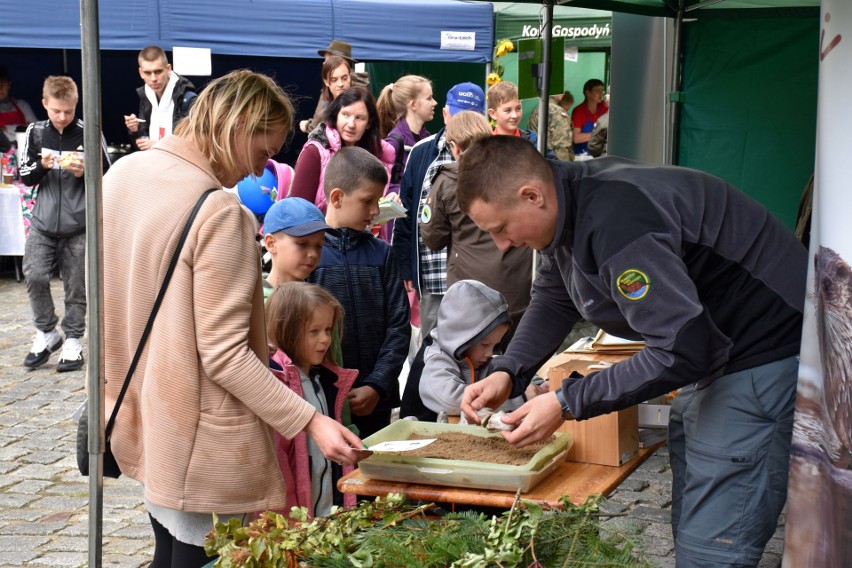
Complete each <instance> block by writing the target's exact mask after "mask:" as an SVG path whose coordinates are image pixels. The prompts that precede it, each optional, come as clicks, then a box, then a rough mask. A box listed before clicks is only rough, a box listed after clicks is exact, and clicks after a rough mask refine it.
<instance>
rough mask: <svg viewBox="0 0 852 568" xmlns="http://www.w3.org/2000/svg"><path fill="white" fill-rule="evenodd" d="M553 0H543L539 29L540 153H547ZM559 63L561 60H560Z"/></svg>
mask: <svg viewBox="0 0 852 568" xmlns="http://www.w3.org/2000/svg"><path fill="white" fill-rule="evenodd" d="M553 1H554V0H545V17H544V28H543V29H542V30H541V38H542V40H543V42H542V45H541V49H542V53H541V68H540V69H539V71H540V73H539V77H540V79H541V81H540V83H539V87H541V93H539V95H540V96H539V100H538V151H539V152H541V154H542V155H545V154H546V153H547V134H548V132H547V123H548V121H549V120H550V104H549V102H550V66H551V65H552V62H551V60H550V59H551V58H550V48H551V47H552V46H553V36H552V32H553ZM560 64H561V62H560Z"/></svg>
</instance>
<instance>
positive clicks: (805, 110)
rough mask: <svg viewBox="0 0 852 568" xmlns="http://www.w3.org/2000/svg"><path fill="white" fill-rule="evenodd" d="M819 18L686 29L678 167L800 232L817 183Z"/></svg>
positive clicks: (699, 24)
mask: <svg viewBox="0 0 852 568" xmlns="http://www.w3.org/2000/svg"><path fill="white" fill-rule="evenodd" d="M818 50H819V21H818V18H785V17H774V18H747V19H741V20H740V19H724V20H721V19H702V20H696V21H693V22H688V23H685V24H684V49H683V52H684V61H683V87H682V92H683V94H684V95H683V98H684V102H683V104H682V110H681V123H680V145H679V159H678V163H679V164H680V165H682V166H687V167H691V168H695V169H699V170H703V171H706V172H709V173H712V174H714V175H717V176H719V177H721V178H724V179H725V180H727V181H728V182H730V183H731V184H733V185H735V186H737V187H739V188H741V189H743V190H744V191H745V192H746V193H748V194H749V195H751V196H752V197H754V198H755V199H757V200H758V201H760V202H761V203H763V204H764V205H766V206H767V207H768V208H769V210H770V211H772V212H773V213H774V214H775V215H776V216H777V217H778V218H779V219H780V220H781V221H782V222H783V223H784V224H785V225H787V226H788V227H790V228H794V227H795V223H796V213H797V208H798V203H799V197H800V195H801V193H802V190H803V189H804V187H805V184H806V183H807V181H808V178H809V177H810V175H811V174H812V173H813V168H814V152H815V143H816V100H817V99H816V95H817V65H818V62H819V60H818Z"/></svg>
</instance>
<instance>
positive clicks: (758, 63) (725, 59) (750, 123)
mask: <svg viewBox="0 0 852 568" xmlns="http://www.w3.org/2000/svg"><path fill="white" fill-rule="evenodd" d="M529 3H531V4H538V5H539V6H540V5H541V2H529ZM569 4H570V6H572V7H584V8H598V9H604V10H611V11H612V12H613V24H612V35H613V47H612V57H613V61H614V64H613V81H612V82H613V85H614V88H613V90H614V101H613V106H612V109H613V110H612V114H613V116H612V119H611V122H610V131H609V135H610V141H611V143H610V148H611V149H613V151H614V153H618V152H615V150H616V149H617V148H618V140H619V137H620V136H622V135H626V136H628V137H630V136H634V135H635V132H634V131H635V130H638V129H640V127H639V126H638V125H640V124H641V123H642V120H643V117H642V115H641V113H638V112H637V113H634V114H633V115H630V114H628V115H627V116H625V115H623V114H618V113H619V110H620V109H619V101H620V100H627V99H628V98H630V97H635V96H637V95H636V94H635V92H634V91H638V90H639V89H640V87H639V86H637V85H636V84H625V83H624V82H621V83H619V77H617V76H616V71H615V69H616V68H617V66H618V61H619V59H622V60H629V61H630V64H631V65H634V66H636V65H638V66H639V67H640V68H639V69H638V70H636V71H635V72H634V73H633V77H638V78H639V79H638V80H640V81H641V80H642V79H641V78H642V76H643V73H642V69H641V67H642V66H644V67H645V68H646V69H649V70H650V69H652V68H654V67H660V66H663V65H665V62H664V61H660V60H653V59H652V56H651V55H650V53H649V54H647V55H646V54H644V53H643V51H642V49H637V47H641V43H640V44H636V43H633V44H631V45H625V46H624V47H623V49H622V48H620V41H619V37H620V31H619V30H620V26H619V24H620V22H622V21H625V20H629V19H630V18H633V20H636V19H643V18H640V17H639V16H657V17H664V18H669V20H667V21H665V22H664V25H665V27H666V29H667V30H669V31H670V32H671V34H672V36H673V37H674V41H673V42H672V47H671V49H672V52H673V60H674V61H675V62H676V64H675V65H672V66H671V74H670V77H669V78H668V82H667V84H666V88H665V91H666V92H665V93H664V95H663V96H666V97H667V101H668V103H667V107H668V108H667V112H666V118H665V120H666V121H667V122H668V130H667V132H668V137H667V138H666V139H665V146H666V147H667V148H666V150H667V151H666V158H665V160H664V161H666V162H668V163H675V164H679V165H683V166H687V167H692V168H696V169H700V170H703V171H707V172H710V173H712V174H715V175H718V176H720V177H722V178H724V179H726V180H728V181H729V182H731V183H732V184H734V185H736V186H738V187H740V188H742V189H743V190H744V191H746V192H747V193H749V194H750V195H752V196H753V197H755V198H756V199H758V200H759V201H761V202H762V203H764V204H765V205H766V206H767V207H769V209H770V210H771V211H772V212H773V213H774V214H775V215H776V216H777V217H778V218H779V219H781V220H782V222H784V223H785V224H787V225H788V226H790V227H791V228H792V227H793V226H794V223H795V217H796V210H797V205H798V200H799V196H800V194H801V192H802V189H803V188H804V186H805V184H806V183H807V181H808V178H809V176H810V174H811V172H812V171H813V163H814V148H815V138H816V87H817V63H818V58H817V52H818V43H819V0H680V1H678V0H574V1H573V2H570V3H569ZM548 9H550V10H552V9H553V4H552V2H550V1H548V0H546V1H545V13H546V12H547V10H548ZM628 27H629V26H628ZM496 37H499V35H498V36H496ZM543 39H545V41H546V40H547V37H544V36H543ZM646 39H647V40H648V42H651V41H652V40H654V39H655V38H653V37H651V36H650V35H649V36H648V37H647V38H646ZM620 49H621V51H619V50H620ZM642 57H645V60H644V61H643V60H642ZM665 102H666V101H657V100H654V101H649V102H648V103H647V105H660V104H665ZM541 114H542V115H543V114H544V113H541ZM543 118H544V117H543V116H542V119H543ZM616 119H618V120H616ZM646 143H648V142H647V141H646ZM621 155H625V156H626V157H634V158H636V157H638V156H636V155H631V154H630V153H622V154H621Z"/></svg>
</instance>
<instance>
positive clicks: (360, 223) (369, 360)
mask: <svg viewBox="0 0 852 568" xmlns="http://www.w3.org/2000/svg"><path fill="white" fill-rule="evenodd" d="M387 181H388V178H387V171H386V170H385V168H384V166H383V165H382V163H381V162H380V161H379V160H378V158H376V157H375V156H373V155H372V154H370V153H369V152H367V151H366V150H364V149H362V148H358V147H354V146H353V147H346V148H343V149H342V150H340V151H339V152H338V153H336V154H335V155H334V156H333V157H332V158H331V160H330V161H329V163H328V166H327V168H326V172H325V178H324V182H323V190H324V191H325V195H326V200H327V202H328V209H327V210H326V222H327V223H328V224H329V225H330V226H331V227H333V228H335V229H337V230H338V232H337V234H331V233H327V234H326V236H325V245H324V249H323V254H322V260H321V261H320V265H319V266H318V267H317V269H316V270H315V271H314V272H313V273H312V274H311V276H310V277H309V278H308V281H309V282H313V283H316V284H319V285H320V286H322V287H323V288H325V289H326V290H328V291H329V292H331V293H332V294H334V296H335V297H336V298H337V300H338V301H339V302H340V303H341V304H342V305H343V310H344V320H343V330H344V331H343V341H342V345H341V348H342V351H343V366H344V367H346V368H349V369H357V370H358V379H357V380H356V382H355V384H354V386H353V388H352V390H351V391H350V394H349V404H350V407H351V410H352V421H353V422H354V423H355V425H356V426H358V429H359V431H360V432H361V437H362V438H363V437H367V436H369V435H371V434H373V433H375V432H377V431H379V430H381V429H382V428H384V427H385V426H387V425H388V424H390V415H391V409H393V408H395V407H397V406H399V374H400V372H401V371H402V366H403V364H404V362H405V358H406V357H407V355H408V345H409V340H410V338H411V327H410V325H409V318H410V313H409V308H408V297H407V296H406V293H405V287H404V285H403V282H402V277H401V275H400V272H399V266H398V264H397V262H396V257H395V256H394V253H393V251H392V250H391V248H390V245H388V244H387V243H386V242H384V241H382V240H381V239H377V238H375V237H373V235H372V233H370V232H369V230H368V229H369V228H370V227H371V226H372V220H373V218H374V217H375V216H376V215H377V214H378V213H379V198H380V197H381V196H382V193H383V191H384V187H385V185H386V184H387Z"/></svg>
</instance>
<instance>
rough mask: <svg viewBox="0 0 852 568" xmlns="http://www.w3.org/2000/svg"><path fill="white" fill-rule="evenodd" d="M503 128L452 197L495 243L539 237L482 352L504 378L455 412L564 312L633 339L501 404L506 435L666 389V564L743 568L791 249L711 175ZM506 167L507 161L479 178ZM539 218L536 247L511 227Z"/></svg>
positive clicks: (768, 500) (769, 482)
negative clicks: (540, 141)
mask: <svg viewBox="0 0 852 568" xmlns="http://www.w3.org/2000/svg"><path fill="white" fill-rule="evenodd" d="M511 138H512V137H500V136H498V137H493V138H492V139H486V140H484V141H482V142H479V143H477V144H476V145H474V146H472V147H471V148H470V149H469V150H468V152H466V153H465V155H464V156H463V157H462V161H461V164H460V175H459V197H458V198H459V202H460V204H461V205H462V208H463V210H465V211H466V212H467V213H468V214H469V215H470V216H471V217H472V218H473V219H474V221H476V222H477V224H479V225H480V226H481V227H483V228H485V229H488V230H492V231H493V232H492V235H493V236H494V238H495V241H497V242H498V245H501V244H502V246H509V245H511V244H513V238H514V237H515V236H518V237H523V238H527V240H526V242H527V243H533V244H539V243H540V244H541V246H537V247H536V248H540V250H541V262H540V264H539V268H538V273H537V275H536V280H535V283H534V285H533V292H532V301H531V303H530V305H529V307H528V308H527V311H526V313H525V315H524V318H523V319H522V320H521V323H520V326H519V329H518V331H517V332H516V334H515V336H514V338H513V339H512V341H511V343H510V344H509V347H508V349H507V352H506V354H505V355H504V356H503V357H499V358H495V361H494V364H493V368H494V369H495V371H503V373H500V372H497V373H496V374H494V375H491V376H490V377H488V378H487V379H485V380H483V381H481V382H480V383H479V386H476V385H472V386H471V387H468V392H466V393H465V403H467V405H468V409H467V410H466V414H468V417H469V418H471V419H473V420H475V418H474V417H473V416H472V415H471V414H470V413H469V412H468V411H469V410H470V409H476V408H477V407H481V406H484V405H487V406H492V407H493V406H494V405H493V404H488V402H489V400H488V398H489V397H492V402H496V400H494V399H495V398H496V399H499V398H500V397H501V396H502V395H503V394H509V393H508V392H507V391H506V389H508V382H507V377H508V378H509V379H512V380H513V381H514V384H513V385H512V386H513V388H512V389H511V394H512V395H517V394H518V393H520V392H521V391H522V388H523V387H525V386H526V385H525V383H524V381H523V379H521V377H522V376H523V375H524V374H525V371H527V370H529V367H530V366H531V365H534V364H536V363H537V362H538V361H540V360H541V359H542V358H543V357H546V356H547V355H549V354H551V353H553V352H554V351H555V350H556V348H557V347H558V346H559V344H560V342H561V341H562V340H563V339H564V337H565V336H566V335H567V333H568V331H569V330H570V329H571V326H572V325H573V324H574V322H575V321H577V320H578V319H579V318H580V317H584V318H586V319H587V320H589V321H590V322H592V323H594V324H595V325H598V326H600V327H601V328H603V329H604V330H605V331H607V332H608V333H611V334H613V335H616V336H619V337H624V338H628V339H640V340H644V341H645V349H643V350H642V351H641V352H639V353H637V354H636V355H635V356H633V357H632V358H630V359H628V360H626V361H624V362H622V363H618V364H615V365H613V366H612V367H609V368H607V369H605V370H603V371H600V372H598V373H595V374H594V375H593V376H590V377H587V378H584V379H567V380H566V381H565V382H564V383H563V384H562V388H561V389H559V391H558V392H556V393H554V395H553V396H543V397H538V398H537V399H533V400H532V401H530V402H528V403H527V404H526V405H525V406H524V407H522V408H521V409H519V410H518V411H516V412H515V413H513V415H512V418H514V419H515V420H518V421H519V420H520V419H521V418H523V419H524V424H522V425H521V426H520V427H519V428H518V430H516V431H515V432H513V433H511V434H510V436H509V439H510V441H513V442H514V443H521V444H527V443H531V442H532V441H533V440H534V439H536V438H543V437H545V436H548V435H550V433H552V431H553V430H555V429H556V427H558V425H559V423H560V416H559V414H560V413H561V414H562V418H563V419H570V418H575V419H586V418H591V417H593V416H597V415H600V414H604V413H607V412H610V411H613V410H618V409H622V408H626V407H628V406H631V405H634V404H636V403H639V402H642V401H644V400H648V399H650V398H653V397H655V396H658V395H661V394H663V393H666V392H668V391H671V390H673V389H677V388H681V387H682V390H681V392H680V393H679V394H678V395H677V397H676V398H675V402H674V404H673V407H672V412H671V421H670V425H669V446H670V448H669V449H670V455H671V458H670V459H671V467H672V474H673V487H672V493H673V497H672V528H673V532H674V534H675V543H676V551H677V565H678V566H679V567H682V566H727V565H757V563H758V562H759V560H760V557H761V554H762V552H763V547H764V545H765V543H766V542H767V541H768V539H769V538H770V537H771V536H772V533H773V531H774V530H775V527H776V523H777V519H778V515H779V514H780V512H781V510H782V508H783V506H784V501H785V499H786V487H787V470H788V460H789V451H790V439H791V432H792V420H793V402H794V398H795V391H796V380H797V370H798V357H797V354H798V350H799V342H800V338H801V326H802V310H803V304H804V298H805V278H806V273H807V251H806V250H805V248H804V247H803V246H802V245H801V243H800V242H799V241H797V240H796V238H795V236H794V235H793V234H792V232H790V231H789V230H788V229H787V228H785V227H784V226H783V225H781V223H780V222H779V221H777V220H776V219H775V218H774V217H773V216H772V215H771V214H770V213H769V212H768V211H767V210H766V209H765V208H764V207H763V206H762V205H760V204H758V203H757V202H755V201H754V200H752V199H751V198H749V197H748V196H746V195H745V194H743V193H742V192H740V191H738V190H737V189H735V188H733V187H731V186H730V185H728V184H727V183H726V182H724V181H723V180H721V179H718V178H715V177H713V176H710V175H707V174H704V173H702V172H698V171H694V170H689V169H685V168H677V167H658V166H646V165H642V164H638V163H635V162H630V161H627V160H623V159H619V158H601V159H597V160H591V161H585V162H556V161H553V162H548V161H545V160H544V159H543V158H541V157H540V156H539V155H538V154H537V153H535V152H530V151H526V150H528V149H529V144H527V143H524V142H522V141H519V140H515V141H513V140H511ZM468 156H470V159H468ZM509 163H511V164H512V166H513V168H518V169H517V170H516V171H518V172H524V173H521V174H517V175H515V176H514V177H511V179H510V180H508V181H501V180H500V179H499V178H495V177H494V176H493V175H489V174H488V169H489V167H490V168H491V169H496V170H498V174H499V173H500V172H499V170H501V168H493V166H489V164H492V165H493V164H509ZM502 173H503V174H505V172H502ZM521 178H524V180H527V181H520V182H518V180H520V179H521ZM515 182H517V183H515ZM501 184H502V185H503V186H506V187H507V189H506V190H505V191H506V192H508V195H509V198H510V199H512V200H513V201H511V202H501V203H500V207H501V208H502V209H500V208H498V207H495V206H494V203H493V202H492V203H491V204H490V205H489V204H488V202H487V201H486V200H487V199H488V197H487V195H488V192H489V191H493V189H492V188H493V187H498V188H500V187H501ZM519 188H521V189H522V188H526V189H525V190H523V191H520V190H519ZM497 191H498V192H499V191H502V188H501V189H498V190H497ZM479 192H481V193H479ZM504 195H507V194H505V193H504ZM519 195H520V196H521V199H518V196H519ZM539 197H540V198H541V199H540V200H538V199H539ZM513 204H514V205H515V207H514V208H512V207H511V206H512V205H513ZM519 204H521V205H519ZM507 210H508V212H506V211H507ZM501 211H502V212H501ZM539 212H543V213H542V217H541V218H542V219H544V221H543V222H541V223H537V224H536V225H535V226H536V227H538V228H540V229H539V235H538V236H539V237H540V239H541V240H540V241H536V240H535V238H536V234H535V230H533V232H530V230H529V229H524V228H523V226H522V225H517V227H520V229H519V230H521V231H526V234H522V233H518V232H515V227H516V226H515V225H513V224H512V223H513V222H514V221H516V220H517V218H518V217H520V218H521V219H526V220H527V224H528V225H529V224H531V223H532V221H530V219H533V218H534V217H533V215H537V214H539ZM495 220H496V221H495ZM513 232H514V233H513ZM516 242H517V243H521V242H522V239H521V238H518V239H517V241H516ZM492 381H493V382H492ZM484 383H488V384H484ZM494 389H496V390H494ZM495 393H499V394H495ZM539 399H542V400H539ZM557 401H558V406H557V404H556V403H557ZM463 410H465V408H464V406H463ZM554 416H555V418H554Z"/></svg>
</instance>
